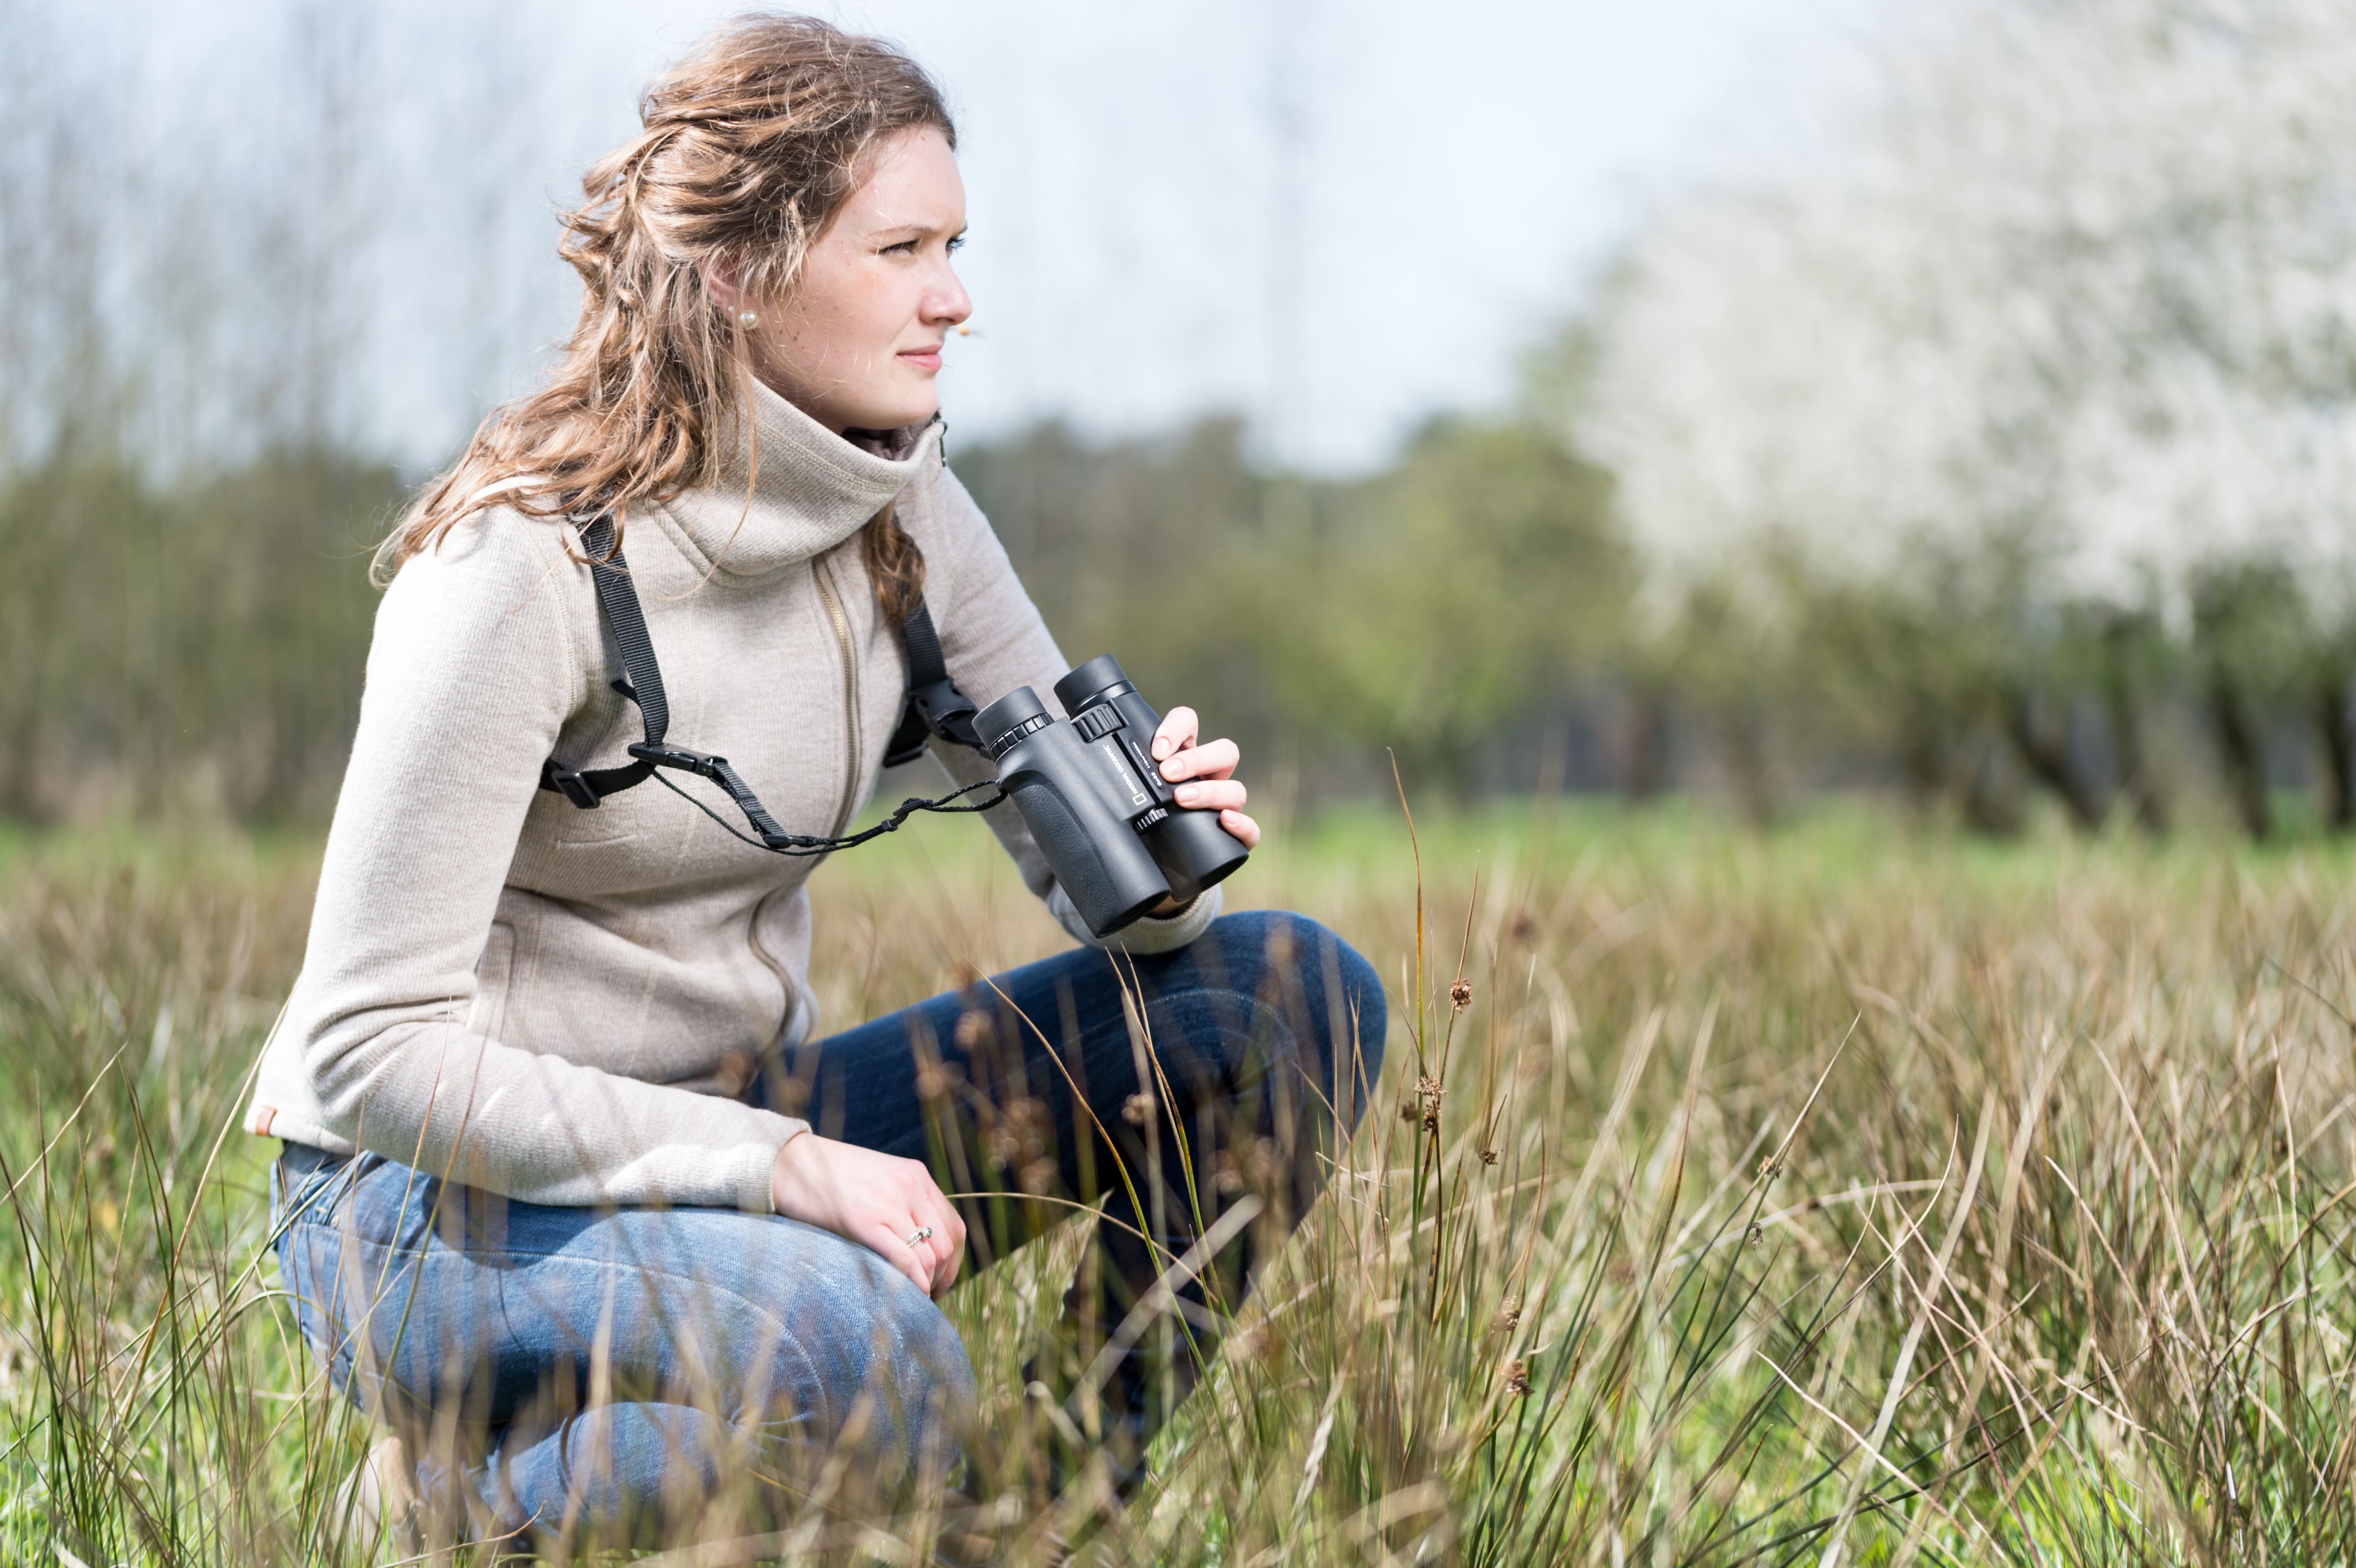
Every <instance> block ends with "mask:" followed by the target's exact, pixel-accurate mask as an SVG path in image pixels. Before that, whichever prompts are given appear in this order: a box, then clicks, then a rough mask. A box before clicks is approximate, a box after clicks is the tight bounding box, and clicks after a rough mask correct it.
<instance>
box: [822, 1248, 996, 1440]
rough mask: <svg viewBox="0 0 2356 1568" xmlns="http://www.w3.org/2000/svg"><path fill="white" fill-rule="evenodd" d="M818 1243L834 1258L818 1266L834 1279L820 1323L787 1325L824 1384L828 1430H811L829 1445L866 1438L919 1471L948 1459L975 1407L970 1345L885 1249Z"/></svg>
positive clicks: (826, 1292) (824, 1404) (827, 1292)
mask: <svg viewBox="0 0 2356 1568" xmlns="http://www.w3.org/2000/svg"><path fill="white" fill-rule="evenodd" d="M828 1243H831V1245H830V1246H829V1245H828ZM819 1244H820V1245H821V1246H822V1247H824V1248H825V1249H826V1250H827V1251H829V1252H831V1253H833V1254H834V1255H833V1256H832V1257H830V1259H828V1260H827V1261H826V1262H824V1263H822V1264H819V1272H822V1273H823V1274H825V1275H830V1276H831V1277H830V1279H829V1281H828V1286H829V1288H827V1289H826V1290H825V1291H824V1292H823V1293H822V1301H823V1305H822V1306H821V1307H819V1313H820V1320H819V1321H816V1322H812V1323H809V1324H807V1325H789V1326H788V1327H789V1328H790V1330H791V1335H792V1338H794V1339H797V1340H798V1341H799V1343H800V1347H801V1352H802V1354H803V1355H805V1356H807V1357H808V1358H809V1361H810V1362H812V1363H814V1367H815V1370H816V1371H817V1374H818V1376H819V1379H820V1381H822V1382H823V1383H824V1385H825V1387H824V1391H823V1397H822V1399H821V1400H820V1401H819V1402H816V1403H818V1404H819V1406H820V1407H821V1408H822V1412H823V1419H822V1421H821V1423H820V1425H821V1426H822V1427H823V1430H814V1431H809V1433H808V1436H809V1438H811V1439H814V1440H816V1441H817V1442H818V1443H819V1445H821V1446H824V1447H831V1446H832V1445H836V1444H838V1443H841V1442H843V1441H846V1440H849V1441H853V1442H857V1443H859V1444H861V1445H862V1446H866V1447H869V1448H870V1450H871V1451H872V1452H873V1453H875V1454H876V1456H877V1457H878V1458H879V1459H882V1460H888V1461H894V1462H905V1463H906V1464H908V1465H911V1466H913V1467H916V1469H918V1470H922V1469H923V1468H925V1467H927V1466H928V1465H934V1464H942V1463H946V1462H947V1458H946V1456H954V1454H955V1453H956V1445H957V1444H958V1439H959V1437H960V1435H961V1434H962V1433H963V1431H964V1428H965V1426H966V1424H967V1423H968V1422H969V1419H970V1417H971V1413H972V1411H973V1408H974V1402H975V1391H974V1375H973V1364H972V1362H971V1361H970V1360H969V1359H968V1357H967V1355H966V1349H965V1343H964V1341H963V1340H961V1339H958V1332H957V1329H956V1328H955V1326H954V1325H952V1324H951V1323H950V1322H949V1320H948V1317H947V1316H945V1315H944V1314H943V1313H942V1311H941V1309H940V1308H939V1307H937V1306H936V1305H935V1304H934V1303H933V1301H932V1299H931V1298H930V1297H928V1296H926V1294H925V1293H924V1292H923V1291H921V1290H919V1289H918V1288H916V1285H915V1284H914V1283H912V1282H911V1281H910V1280H909V1279H908V1278H907V1276H906V1275H903V1274H901V1273H900V1272H899V1271H898V1270H897V1269H895V1268H894V1267H892V1266H891V1265H890V1264H888V1263H886V1262H885V1261H884V1260H883V1258H881V1257H879V1256H878V1255H877V1254H876V1253H873V1252H871V1251H870V1250H868V1249H867V1248H865V1247H862V1246H860V1245H858V1244H857V1243H852V1242H848V1241H844V1240H843V1239H841V1237H837V1236H827V1237H826V1238H825V1241H824V1243H819ZM813 1261H815V1260H813ZM805 1298H806V1299H807V1296H806V1297H805ZM808 1413H819V1411H818V1410H808V1411H805V1412H801V1413H797V1415H798V1416H799V1415H802V1414H808Z"/></svg>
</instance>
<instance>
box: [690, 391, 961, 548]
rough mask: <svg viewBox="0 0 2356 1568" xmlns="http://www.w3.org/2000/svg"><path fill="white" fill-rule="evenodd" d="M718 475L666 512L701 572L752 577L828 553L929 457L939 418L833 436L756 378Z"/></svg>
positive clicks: (691, 491) (938, 432)
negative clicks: (905, 426) (880, 429)
mask: <svg viewBox="0 0 2356 1568" xmlns="http://www.w3.org/2000/svg"><path fill="white" fill-rule="evenodd" d="M751 387H752V395H751V398H750V400H749V401H748V403H747V404H746V406H745V408H744V411H743V414H742V415H741V416H740V417H739V418H738V419H737V421H735V423H736V431H735V439H734V441H733V442H731V443H729V445H728V448H727V455H726V456H725V457H724V458H723V461H722V463H721V465H720V475H719V477H718V478H717V479H716V480H715V481H713V483H712V484H711V485H699V486H697V487H696V488H694V489H691V490H689V491H687V492H686V493H684V494H683V495H680V496H678V497H676V498H675V499H673V500H672V501H671V502H670V503H669V506H668V507H666V508H665V510H666V511H667V512H668V514H669V517H670V518H671V520H672V521H673V522H674V523H675V524H676V525H677V527H676V528H675V529H674V530H673V532H674V534H675V536H676V537H677V538H678V539H679V542H680V544H681V545H682V546H683V547H685V548H686V549H687V551H688V553H689V554H690V555H691V557H692V558H694V560H695V563H696V565H697V566H698V567H699V568H700V569H701V570H703V571H715V570H716V571H718V572H719V573H720V574H722V575H723V576H728V577H758V576H761V575H763V574H764V573H766V572H771V571H776V570H777V569H778V568H779V567H782V566H789V565H791V564H792V563H794V562H795V561H798V560H809V558H811V557H812V556H817V555H822V554H824V553H825V552H826V551H828V550H830V549H833V548H834V547H835V546H837V545H839V544H841V542H842V541H843V540H845V539H849V538H850V537H851V535H852V534H855V533H857V532H858V531H859V529H860V528H861V526H862V525H863V524H864V523H866V522H867V520H868V519H869V518H871V517H873V516H875V514H876V513H878V512H880V511H882V510H883V506H884V503H886V502H888V501H890V500H891V499H892V498H893V497H894V496H897V495H898V494H899V493H900V492H901V490H902V489H903V488H904V487H905V486H906V485H907V483H908V481H909V480H911V479H914V478H915V477H916V475H917V473H918V472H919V471H920V470H921V469H922V468H923V467H924V466H925V464H926V462H928V461H929V460H930V459H931V457H932V454H933V452H934V450H935V448H936V446H937V443H938V441H939V439H940V427H939V423H938V421H930V422H927V423H926V424H922V425H911V426H909V427H908V428H906V429H905V430H895V431H880V432H873V431H861V432H853V434H852V435H851V437H850V438H848V439H846V438H845V437H843V436H840V435H837V434H835V433H834V432H832V431H830V430H828V429H827V428H826V427H825V426H824V425H822V424H819V422H818V421H816V420H814V419H812V418H810V417H809V415H808V414H806V413H804V412H802V411H801V410H799V409H798V408H796V407H794V405H793V404H791V403H789V402H787V400H785V399H783V398H781V397H779V396H777V394H776V393H775V392H773V391H771V390H770V389H768V388H767V387H765V386H763V385H762V384H761V383H759V382H758V381H753V382H752V383H751Z"/></svg>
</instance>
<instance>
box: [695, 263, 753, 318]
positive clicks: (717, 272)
mask: <svg viewBox="0 0 2356 1568" xmlns="http://www.w3.org/2000/svg"><path fill="white" fill-rule="evenodd" d="M695 270H696V271H697V272H701V273H702V274H703V290H704V293H708V294H710V295H711V296H712V304H716V305H718V306H719V307H720V308H721V309H722V310H723V311H729V312H732V313H733V312H734V310H735V309H736V307H737V306H738V305H739V304H742V303H743V302H744V273H743V272H740V271H739V270H738V269H737V268H736V267H735V266H734V265H732V264H731V263H729V262H726V261H699V262H697V263H696V268H695Z"/></svg>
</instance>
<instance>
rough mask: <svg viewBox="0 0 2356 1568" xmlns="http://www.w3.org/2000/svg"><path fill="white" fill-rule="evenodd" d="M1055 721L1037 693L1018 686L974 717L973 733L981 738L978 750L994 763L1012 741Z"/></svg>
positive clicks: (1042, 728)
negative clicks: (985, 753)
mask: <svg viewBox="0 0 2356 1568" xmlns="http://www.w3.org/2000/svg"><path fill="white" fill-rule="evenodd" d="M1054 722H1055V719H1054V717H1053V716H1052V715H1051V714H1049V713H1048V711H1047V705H1046V704H1045V703H1044V702H1041V701H1040V700H1039V694H1038V693H1037V692H1035V691H1033V690H1032V689H1031V688H1029V687H1027V686H1018V687H1016V688H1014V689H1013V690H1012V691H1010V692H1008V693H1007V694H1006V695H1005V696H1003V697H1001V698H1000V699H998V700H997V701H995V702H993V703H991V705H990V706H989V707H987V708H985V709H982V710H981V711H980V712H979V713H977V714H975V715H974V716H973V731H974V733H975V734H977V735H979V736H980V737H981V749H982V750H983V751H984V752H988V753H990V759H991V761H992V762H996V761H997V760H998V759H999V757H1000V756H1001V755H1002V754H1003V753H1004V752H1006V750H1007V748H1008V747H1010V746H1012V745H1013V744H1014V742H1015V741H1019V740H1021V739H1022V738H1023V736H1025V735H1027V734H1030V733H1031V732H1032V731H1034V730H1044V729H1045V728H1046V727H1047V726H1048V725H1049V724H1052V723H1054Z"/></svg>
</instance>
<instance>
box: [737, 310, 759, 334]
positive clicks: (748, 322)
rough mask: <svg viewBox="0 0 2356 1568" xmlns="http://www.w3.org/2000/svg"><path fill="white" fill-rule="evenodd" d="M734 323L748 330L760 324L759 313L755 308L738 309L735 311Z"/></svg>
mask: <svg viewBox="0 0 2356 1568" xmlns="http://www.w3.org/2000/svg"><path fill="white" fill-rule="evenodd" d="M736 325H739V326H741V327H743V328H744V330H745V331H747V332H750V331H752V330H753V329H754V328H755V327H756V326H758V325H761V313H760V312H759V311H757V310H740V311H738V312H737V313H736Z"/></svg>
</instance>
